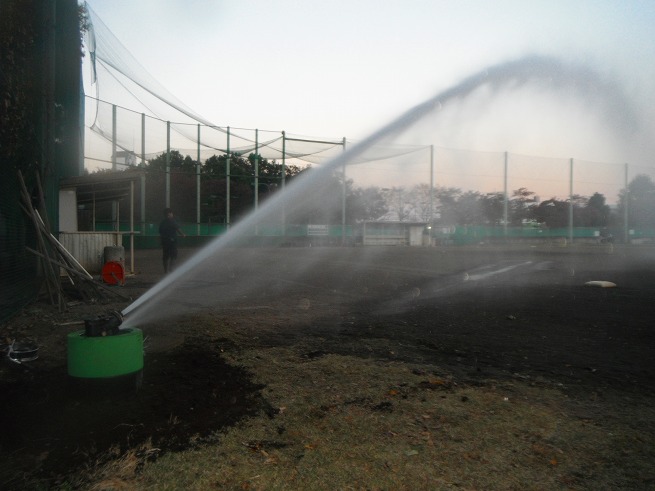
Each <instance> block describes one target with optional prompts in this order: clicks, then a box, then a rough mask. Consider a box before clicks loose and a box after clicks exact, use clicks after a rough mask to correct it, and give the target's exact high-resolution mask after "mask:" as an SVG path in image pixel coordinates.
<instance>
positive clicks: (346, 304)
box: [0, 245, 655, 489]
mask: <svg viewBox="0 0 655 491" xmlns="http://www.w3.org/2000/svg"><path fill="white" fill-rule="evenodd" d="M361 249H362V248H349V249H344V250H340V249H339V248H334V249H333V250H334V251H336V254H338V257H339V258H341V259H340V262H339V263H338V262H337V261H330V260H325V261H321V264H322V265H323V268H322V269H321V270H320V271H318V272H316V271H314V272H313V273H312V275H311V280H309V279H308V278H304V280H303V281H302V282H297V284H295V285H294V286H292V287H289V288H285V289H284V290H283V291H282V290H280V291H279V292H278V291H272V290H270V289H269V290H267V291H266V292H262V293H261V295H259V296H258V297H257V301H254V300H253V299H252V298H251V299H245V300H243V301H242V302H241V303H240V304H238V305H237V304H234V305H232V306H227V307H226V306H221V307H220V308H219V307H214V308H212V307H209V308H205V309H203V310H202V311H200V312H195V313H193V314H190V313H183V315H181V316H180V317H179V318H174V319H169V320H165V321H159V322H158V323H157V324H156V325H145V326H143V330H144V334H145V336H146V341H145V366H144V371H143V384H142V386H141V387H140V389H139V390H136V389H135V381H134V380H133V378H132V377H126V378H123V379H119V380H110V381H102V382H101V383H90V382H91V381H83V382H80V381H74V380H72V379H71V378H70V377H69V376H68V375H67V367H66V336H67V334H68V333H70V332H72V331H75V330H78V329H82V328H83V326H82V325H81V324H80V321H82V320H83V319H85V318H89V317H93V316H96V315H99V314H103V313H105V312H106V311H107V310H122V309H123V308H124V307H126V306H127V305H129V304H130V302H128V301H124V300H122V299H120V298H118V297H116V298H115V299H114V300H112V301H111V302H110V303H107V304H103V305H88V304H84V303H77V304H75V305H73V306H71V307H70V308H69V310H68V311H67V312H63V313H62V312H58V311H57V309H56V307H52V306H50V305H48V304H47V303H46V302H45V301H44V300H40V301H38V302H35V303H33V304H32V305H30V306H28V307H27V308H26V309H24V311H23V312H22V313H20V314H19V315H18V316H16V317H15V318H14V319H12V320H10V321H9V322H7V323H5V324H4V325H2V326H0V340H4V341H5V342H7V341H10V340H13V339H17V340H32V341H34V342H35V343H36V344H37V346H38V347H39V358H38V359H37V360H34V361H31V362H27V363H24V364H22V365H20V364H16V363H13V362H11V361H9V360H7V359H6V358H5V360H4V361H3V363H2V364H1V365H0V392H2V399H1V402H0V421H2V431H1V432H0V461H1V462H2V464H0V488H2V489H27V488H31V487H33V485H34V483H35V482H38V483H39V484H40V485H41V486H43V487H48V486H50V487H56V486H57V485H59V484H61V483H65V482H66V480H67V476H68V475H70V474H71V473H72V472H75V471H79V470H80V469H84V468H85V466H86V467H90V466H92V465H97V464H98V463H99V462H102V459H104V458H110V457H111V456H112V455H116V454H117V453H118V452H119V451H120V449H125V448H128V447H136V446H138V445H139V444H141V443H143V442H145V441H151V442H152V443H153V445H155V446H156V447H157V449H158V450H157V452H156V453H153V454H152V455H150V456H149V457H150V458H153V459H154V458H157V457H158V456H159V455H161V454H162V453H165V452H175V451H177V450H181V449H185V448H189V446H192V445H197V444H200V443H203V442H211V440H212V438H214V435H215V434H216V432H217V431H218V430H221V429H222V428H225V427H227V426H229V425H233V424H235V423H236V422H238V421H240V420H242V419H243V418H247V417H248V416H250V415H253V414H256V413H260V412H261V411H264V412H267V413H269V414H270V416H271V417H274V416H275V414H276V411H277V409H276V408H274V407H272V406H271V405H270V404H269V403H268V402H267V400H266V399H265V397H264V396H263V395H262V389H263V387H262V386H261V385H257V384H256V383H254V382H253V381H252V379H251V376H250V374H249V373H248V372H247V371H246V370H245V369H244V368H243V367H240V366H235V365H231V364H230V363H228V362H226V361H225V357H224V356H223V355H224V354H225V353H226V352H230V353H233V352H236V351H238V350H240V349H243V348H244V346H246V345H247V346H248V347H249V348H251V347H257V346H261V347H270V346H289V345H295V346H297V347H299V348H298V349H299V350H301V351H302V352H303V353H304V356H305V357H306V358H307V359H313V358H318V357H323V356H326V355H328V354H347V355H349V356H358V357H363V358H370V359H392V360H397V361H400V362H407V363H433V364H434V365H435V366H439V367H440V370H442V371H447V372H449V373H450V374H452V376H453V377H454V378H455V379H457V380H458V381H459V382H460V383H461V384H470V385H475V384H482V383H484V381H485V380H489V379H494V380H502V379H512V380H515V379H517V378H519V379H521V380H529V381H535V382H539V383H544V384H548V385H549V386H552V387H557V388H559V389H560V390H561V391H563V392H564V393H566V394H567V395H568V396H570V397H571V398H572V400H585V401H588V400H591V399H593V400H602V401H603V404H604V405H605V406H606V408H610V410H612V411H616V412H620V411H621V408H622V407H625V406H626V405H628V406H632V405H639V404H644V405H647V406H651V405H652V403H653V401H654V400H655V379H654V377H653V375H654V374H655V373H654V372H655V365H654V364H653V360H654V359H655V334H654V333H655V331H654V330H653V326H652V321H653V312H654V310H653V306H652V301H653V298H655V249H653V248H651V247H647V246H632V247H621V246H618V245H617V246H614V247H610V248H608V247H607V246H603V247H600V246H595V245H590V246H584V247H582V246H579V247H559V246H555V245H549V246H547V247H544V246H529V245H515V246H512V247H510V248H499V247H493V246H484V245H482V246H478V247H470V248H439V247H437V248H380V249H379V250H378V253H377V254H376V258H375V261H374V262H371V264H370V265H369V266H368V267H367V268H359V269H357V271H356V274H354V273H353V274H352V275H351V276H349V277H348V278H347V281H346V282H344V274H345V272H347V271H353V268H352V265H354V264H360V263H361V258H360V257H359V256H358V255H359V254H361V252H360V251H361ZM193 252H194V251H191V250H186V251H182V256H184V257H190V256H191V255H192V254H193ZM261 254H262V255H263V256H266V257H269V258H270V257H275V259H276V261H275V263H276V264H278V265H279V264H280V261H282V260H284V261H286V264H292V265H293V264H294V262H298V263H302V261H303V257H304V255H307V254H312V252H310V251H309V248H304V249H293V248H290V249H276V250H271V251H266V250H262V251H261ZM329 257H333V256H329ZM337 263H338V264H337ZM426 264H429V265H430V266H429V267H426V266H425V265H426ZM135 269H136V275H134V276H130V277H128V279H127V283H126V285H125V286H124V287H115V288H120V293H121V294H122V295H127V296H130V297H131V298H133V299H136V298H138V297H139V296H140V295H142V294H143V293H144V292H146V291H147V290H148V289H149V288H150V287H152V286H153V285H154V284H155V283H157V282H158V281H159V280H160V279H161V274H160V269H161V268H160V262H159V251H140V252H137V255H136V257H135ZM592 280H604V281H611V282H613V283H615V284H616V285H617V286H616V287H614V288H600V287H594V286H588V285H586V283H587V282H588V281H592ZM310 281H311V285H310V284H309V282H310ZM353 292H357V294H354V293H353ZM346 293H348V295H346ZM337 296H339V297H340V300H339V301H338V302H336V301H335V297H337ZM345 296H347V298H348V301H343V298H344V297H345ZM215 325H221V326H222V327H223V328H226V327H227V328H229V329H233V330H234V331H238V332H239V333H240V336H239V338H238V339H239V340H240V341H239V343H240V344H239V343H236V342H235V341H234V339H231V340H229V339H226V338H224V337H220V336H218V335H217V334H216V332H215V331H214V330H213V326H215ZM94 382H95V381H94ZM589 410H590V409H589V407H588V406H584V405H581V406H580V411H581V413H582V412H587V411H589ZM587 416H588V415H587V414H581V417H587ZM649 485H650V486H655V481H652V482H650V484H648V483H646V484H645V485H644V486H645V488H647V487H648V486H649Z"/></svg>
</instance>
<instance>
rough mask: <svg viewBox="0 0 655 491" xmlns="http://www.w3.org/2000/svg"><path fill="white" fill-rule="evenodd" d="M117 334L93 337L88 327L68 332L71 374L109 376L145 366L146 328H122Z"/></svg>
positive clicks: (85, 376) (125, 373)
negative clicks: (88, 334) (87, 333)
mask: <svg viewBox="0 0 655 491" xmlns="http://www.w3.org/2000/svg"><path fill="white" fill-rule="evenodd" d="M120 331H121V332H120V333H119V334H115V335H113V336H98V337H90V336H86V335H85V334H84V331H76V332H72V333H70V334H69V335H68V375H70V376H71V377H78V378H85V379H106V378H113V377H119V376H121V375H129V374H131V373H136V372H139V371H141V370H142V369H143V332H142V331H141V330H140V329H135V328H131V329H121V330H120Z"/></svg>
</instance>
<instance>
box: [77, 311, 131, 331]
mask: <svg viewBox="0 0 655 491" xmlns="http://www.w3.org/2000/svg"><path fill="white" fill-rule="evenodd" d="M122 323H123V316H122V315H121V313H120V312H117V311H115V310H110V311H109V312H107V314H106V315H99V316H97V317H94V318H91V319H86V320H85V321H84V334H85V335H86V336H87V337H100V336H113V335H115V334H118V333H119V328H120V325H121V324H122Z"/></svg>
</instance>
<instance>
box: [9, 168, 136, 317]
mask: <svg viewBox="0 0 655 491" xmlns="http://www.w3.org/2000/svg"><path fill="white" fill-rule="evenodd" d="M18 181H19V183H20V186H21V198H22V203H21V206H22V208H23V211H24V212H25V213H26V214H27V216H28V217H29V219H30V220H31V221H32V223H33V224H34V229H35V231H36V239H37V248H38V250H36V249H33V248H31V247H27V250H28V251H30V252H31V253H33V254H35V255H36V256H38V257H39V258H40V261H41V272H42V274H43V280H44V284H45V288H46V289H47V294H48V297H49V298H50V302H51V303H52V304H53V305H57V306H58V307H59V311H63V310H66V308H67V307H68V302H67V300H66V295H65V289H64V284H63V283H62V279H64V280H65V282H66V283H68V284H69V285H70V286H71V287H72V288H73V290H74V291H77V293H78V296H79V297H80V298H82V299H83V300H84V301H85V302H87V303H97V302H102V301H106V300H108V297H109V295H110V294H111V295H116V296H118V297H120V298H122V299H124V300H130V299H129V297H126V296H125V295H122V294H120V293H118V292H117V291H115V290H113V289H111V288H109V287H107V286H106V285H104V284H102V283H101V282H99V281H96V280H95V279H94V278H93V276H91V275H90V274H89V272H88V271H86V270H85V269H84V268H83V267H82V265H81V264H80V263H79V262H78V261H77V260H76V259H75V258H74V257H73V256H72V254H71V253H70V252H68V250H66V248H65V247H64V246H63V245H62V244H61V243H60V242H59V241H58V240H57V239H56V238H55V236H54V235H52V233H51V232H50V226H49V224H48V216H47V214H45V213H44V214H43V216H44V217H45V219H44V218H43V217H42V216H41V213H40V212H39V208H40V209H41V210H44V209H45V206H44V205H45V200H44V198H43V187H42V186H41V180H40V178H39V176H38V175H37V178H36V182H37V186H36V191H37V193H38V196H36V197H32V196H30V193H29V192H28V190H27V186H26V185H25V180H24V179H23V175H22V174H21V173H20V171H19V172H18ZM35 201H36V203H35Z"/></svg>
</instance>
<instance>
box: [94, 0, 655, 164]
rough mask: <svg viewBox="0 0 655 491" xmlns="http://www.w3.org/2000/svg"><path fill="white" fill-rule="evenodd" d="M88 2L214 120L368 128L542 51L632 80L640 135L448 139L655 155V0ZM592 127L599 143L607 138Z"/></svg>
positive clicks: (274, 126)
mask: <svg viewBox="0 0 655 491" xmlns="http://www.w3.org/2000/svg"><path fill="white" fill-rule="evenodd" d="M89 4H90V5H91V7H92V9H93V10H94V11H95V13H96V14H97V15H98V16H99V17H100V18H101V19H102V20H103V21H104V23H105V24H106V25H107V26H108V27H109V29H110V30H111V31H112V32H113V33H114V34H115V35H116V36H117V38H118V39H119V40H120V41H121V42H122V43H123V45H124V46H125V47H126V48H127V49H128V50H129V51H130V52H131V53H132V54H133V55H134V57H135V58H136V59H137V60H139V61H140V62H141V64H142V65H143V66H144V67H145V68H146V69H147V70H148V71H149V72H150V74H152V75H153V76H154V77H155V78H156V79H157V80H158V81H159V82H160V83H161V84H162V85H163V86H165V87H166V88H167V89H169V90H170V92H172V93H173V94H175V95H176V96H177V97H178V98H179V99H180V100H182V101H183V102H184V103H186V104H187V105H188V106H189V107H191V108H192V109H193V110H194V111H196V112H197V113H199V114H201V115H202V116H204V117H205V118H206V119H208V120H210V121H212V122H213V123H215V124H217V125H219V126H228V125H229V126H232V127H242V128H260V129H269V130H286V131H288V132H291V133H294V134H298V135H307V136H315V137H325V138H341V137H343V136H345V137H347V138H349V139H351V138H352V139H361V138H363V137H365V136H366V135H367V134H369V133H370V132H371V131H373V130H375V129H376V128H378V127H379V126H380V125H381V124H383V123H386V122H387V121H389V120H391V119H392V118H393V117H395V116H397V115H398V114H400V113H401V112H402V111H404V110H406V109H408V108H410V107H411V106H413V105H415V104H418V103H420V102H421V101H423V100H425V99H426V98H428V97H431V96H433V95H435V94H436V93H438V92H439V91H442V90H444V89H447V88H448V87H449V86H451V85H452V84H454V83H457V82H459V81H460V80H462V79H463V78H465V77H466V76H468V75H471V74H473V73H475V72H478V71H479V70H481V69H483V68H485V67H486V66H489V65H493V64H496V63H499V62H503V61H506V60H509V59H515V58H518V57H520V56H523V55H526V54H532V53H535V54H541V55H554V56H558V57H564V58H565V59H567V60H584V62H586V63H588V64H590V65H591V66H593V67H596V68H597V69H598V70H599V71H601V72H602V73H604V74H609V75H612V76H615V77H617V78H618V79H619V80H620V81H621V82H622V83H624V84H625V88H626V91H627V93H629V94H630V95H631V96H633V97H634V98H635V100H636V101H637V105H638V107H639V110H640V111H641V112H642V114H641V117H642V119H643V121H644V122H645V125H646V126H645V127H644V128H642V129H641V132H642V134H641V136H640V137H639V138H638V139H637V140H638V141H637V143H635V142H634V141H632V142H630V143H625V147H624V148H621V147H620V145H618V146H615V147H618V148H615V147H613V148H612V149H611V150H609V149H607V148H603V145H602V144H601V145H598V146H597V145H596V143H595V142H594V140H593V138H592V139H589V137H586V138H584V140H585V142H586V143H585V147H584V148H579V149H578V148H571V147H570V145H569V146H568V147H567V146H566V145H565V144H563V146H562V147H561V148H557V147H556V146H555V145H553V139H552V138H550V139H546V138H544V139H542V140H541V141H540V139H539V138H535V137H534V135H533V136H532V137H526V136H525V135H523V136H521V137H520V138H519V137H518V136H516V137H514V138H510V137H508V138H507V139H504V138H500V139H499V138H498V135H497V133H493V132H492V133H490V135H492V136H487V137H485V136H484V133H485V132H484V131H481V129H480V128H474V127H472V128H471V131H462V132H461V134H460V135H459V136H457V135H450V138H451V139H450V140H447V139H446V140H444V141H443V142H442V143H443V144H444V145H445V146H452V147H458V148H461V147H464V148H467V149H474V150H489V151H499V150H508V151H513V152H521V153H527V154H531V155H546V156H580V157H581V158H588V159H597V160H600V161H615V160H616V161H625V160H627V159H634V160H638V163H639V164H640V165H645V164H649V165H650V164H652V163H653V162H655V157H652V158H651V157H649V156H648V155H653V154H652V150H653V148H652V146H651V144H650V143H649V142H650V137H648V138H646V137H644V134H648V135H650V134H652V129H653V126H652V125H651V123H650V121H652V120H653V119H654V118H653V117H654V116H655V111H654V110H653V107H654V105H655V97H654V94H655V63H654V62H653V60H655V29H654V28H653V26H655V2H654V1H652V0H646V1H630V0H617V1H609V0H588V1H587V0H577V1H576V0H546V1H541V0H516V1H513V0H495V1H472V0H471V1H463V0H459V1H456V0H402V1H400V0H395V1H394V0H325V1H315V0H295V1H294V0H225V1H221V0H213V1H211V0H205V1H202V0H165V1H163V0H138V1H135V0H89ZM544 105H550V106H552V105H553V104H552V99H548V100H545V101H537V102H536V103H535V110H540V109H542V108H543V107H544ZM555 105H556V104H555ZM469 110H470V108H469ZM564 117H566V115H565V116H564ZM471 119H474V117H472V116H470V115H469V117H468V118H467V120H468V121H470V120H471ZM593 119H594V117H593V116H589V121H588V123H589V124H588V126H587V125H586V124H583V125H580V124H578V126H586V127H587V128H586V129H587V132H590V131H591V132H592V133H593V132H598V131H601V132H602V131H603V130H599V129H598V128H599V125H600V126H602V121H597V120H593ZM582 121H585V120H584V119H582ZM486 124H489V121H487V122H486ZM553 128H554V129H553ZM553 128H550V129H545V130H544V132H543V133H544V134H546V133H553V132H556V131H558V130H557V128H558V126H557V125H555V126H553ZM566 131H567V132H569V131H568V130H566ZM581 131H582V129H581ZM464 134H467V135H469V136H468V137H464V136H462V135H464ZM471 135H476V138H475V139H473V137H472V136H471ZM551 136H552V135H551ZM592 136H593V135H592ZM595 136H596V137H598V139H599V140H600V141H601V143H602V142H604V141H606V140H607V139H608V137H607V135H598V134H596V135H595ZM509 147H511V148H509ZM592 147H596V148H592ZM599 148H600V150H599ZM571 152H578V153H579V154H582V153H584V155H569V154H570V153H571Z"/></svg>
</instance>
